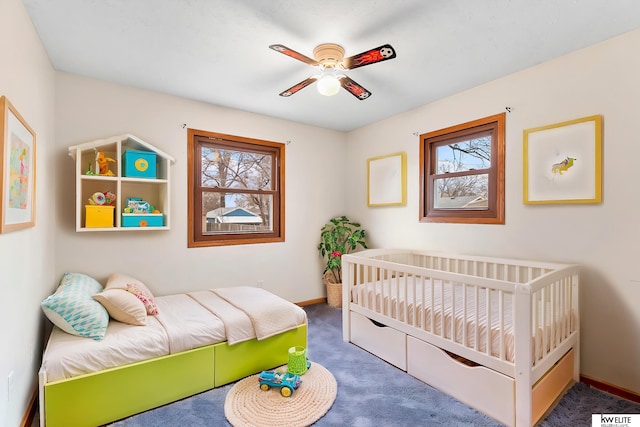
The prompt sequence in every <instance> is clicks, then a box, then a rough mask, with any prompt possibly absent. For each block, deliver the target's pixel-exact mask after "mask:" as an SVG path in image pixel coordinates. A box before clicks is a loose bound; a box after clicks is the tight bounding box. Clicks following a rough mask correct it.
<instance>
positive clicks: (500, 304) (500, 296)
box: [498, 290, 505, 360]
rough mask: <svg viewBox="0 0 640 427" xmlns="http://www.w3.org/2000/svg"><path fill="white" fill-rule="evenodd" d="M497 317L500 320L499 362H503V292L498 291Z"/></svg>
mask: <svg viewBox="0 0 640 427" xmlns="http://www.w3.org/2000/svg"><path fill="white" fill-rule="evenodd" d="M498 313H499V314H498V316H499V319H500V325H499V326H498V330H499V331H500V336H499V341H500V342H499V344H500V360H505V357H504V292H503V291H501V290H500V291H498Z"/></svg>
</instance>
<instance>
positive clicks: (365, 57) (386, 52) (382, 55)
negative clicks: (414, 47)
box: [342, 44, 396, 70]
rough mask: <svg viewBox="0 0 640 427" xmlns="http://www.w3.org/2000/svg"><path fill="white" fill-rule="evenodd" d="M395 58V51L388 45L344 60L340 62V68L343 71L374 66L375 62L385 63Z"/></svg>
mask: <svg viewBox="0 0 640 427" xmlns="http://www.w3.org/2000/svg"><path fill="white" fill-rule="evenodd" d="M395 57H396V50H395V49H394V48H393V47H391V45H390V44H385V45H382V46H379V47H377V48H375V49H371V50H368V51H366V52H362V53H359V54H357V55H353V56H350V57H348V58H345V59H344V61H342V67H343V68H344V69H345V70H353V69H354V68H358V67H364V66H365V65H370V64H375V63H376V62H382V61H386V60H387V59H393V58H395Z"/></svg>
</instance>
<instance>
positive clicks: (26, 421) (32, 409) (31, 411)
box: [20, 388, 38, 427]
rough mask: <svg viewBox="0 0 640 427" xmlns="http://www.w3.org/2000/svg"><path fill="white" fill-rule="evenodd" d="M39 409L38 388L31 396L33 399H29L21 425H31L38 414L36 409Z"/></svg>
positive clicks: (23, 426) (28, 426) (29, 426)
mask: <svg viewBox="0 0 640 427" xmlns="http://www.w3.org/2000/svg"><path fill="white" fill-rule="evenodd" d="M37 410H38V389H37V388H36V389H35V391H34V392H33V395H32V396H31V400H30V401H29V406H28V407H27V412H26V413H25V414H24V417H22V421H21V422H20V427H31V424H32V423H33V419H34V418H35V416H36V411H37Z"/></svg>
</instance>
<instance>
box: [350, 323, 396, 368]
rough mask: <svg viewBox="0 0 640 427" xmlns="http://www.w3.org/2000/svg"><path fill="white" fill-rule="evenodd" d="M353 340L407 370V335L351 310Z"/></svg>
mask: <svg viewBox="0 0 640 427" xmlns="http://www.w3.org/2000/svg"><path fill="white" fill-rule="evenodd" d="M351 342H352V343H354V344H355V345H357V346H358V347H361V348H363V349H365V350H367V351H368V352H370V353H373V354H375V355H376V356H378V357H379V358H381V359H382V360H385V361H387V362H389V363H391V364H392V365H394V366H397V367H398V368H400V369H402V370H403V371H406V370H407V335H406V334H404V333H402V332H400V331H397V330H395V329H393V328H390V327H388V326H378V325H377V324H375V323H373V322H372V321H371V320H370V319H368V318H367V317H365V316H363V315H361V314H359V313H354V312H351Z"/></svg>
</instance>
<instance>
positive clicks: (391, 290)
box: [351, 280, 572, 362]
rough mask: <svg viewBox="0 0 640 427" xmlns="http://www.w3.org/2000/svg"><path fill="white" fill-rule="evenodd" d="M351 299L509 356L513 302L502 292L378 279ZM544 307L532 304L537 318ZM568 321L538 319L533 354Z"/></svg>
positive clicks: (496, 354) (511, 353) (512, 353)
mask: <svg viewBox="0 0 640 427" xmlns="http://www.w3.org/2000/svg"><path fill="white" fill-rule="evenodd" d="M431 284H432V285H431ZM423 289H424V290H423ZM476 292H477V294H476ZM487 292H489V295H488V296H487ZM351 297H352V301H353V303H354V304H360V305H363V306H365V307H367V308H370V309H372V310H374V311H376V312H378V313H381V314H383V315H385V316H388V317H391V318H393V319H396V320H399V321H401V322H403V323H406V324H409V325H412V326H415V327H417V328H420V329H423V330H425V331H428V332H431V333H433V334H435V335H439V336H444V337H445V338H447V339H452V340H453V341H455V342H457V343H459V344H462V345H464V346H465V347H469V348H475V349H476V350H478V351H480V352H482V353H487V346H488V344H487V341H489V343H490V344H489V346H490V349H491V355H492V356H494V357H499V358H504V359H505V360H507V361H509V362H513V361H514V359H515V349H514V348H515V345H514V344H515V341H514V338H515V336H514V330H513V320H512V319H513V316H512V310H513V301H512V298H511V295H509V294H506V293H505V294H503V296H502V297H500V294H499V293H498V292H497V291H495V290H493V291H488V290H487V289H486V288H479V289H477V288H474V287H472V286H468V287H463V285H462V284H457V283H456V284H454V283H446V284H445V285H444V286H443V282H442V281H441V280H433V281H432V282H428V284H427V285H426V286H425V287H424V288H423V287H422V285H421V284H415V285H414V284H409V283H407V285H406V286H405V285H404V283H402V281H398V280H384V281H377V282H370V283H364V284H360V285H357V286H354V287H353V288H352V292H351ZM544 306H545V304H540V305H539V307H538V309H539V314H538V317H539V318H541V319H542V318H543V316H542V312H543V311H545V310H547V311H548V310H549V309H550V307H549V305H548V304H546V307H544ZM543 307H544V308H543ZM443 319H444V321H443ZM570 323H571V322H569V321H568V320H567V319H556V320H555V321H554V322H546V324H545V325H544V327H543V326H542V322H541V324H540V327H539V328H537V329H536V331H535V333H533V332H532V339H533V340H534V341H533V343H534V354H533V356H534V357H540V356H541V354H542V350H543V345H542V343H543V335H544V334H545V333H546V335H547V336H546V341H545V342H547V347H549V342H550V337H551V336H553V334H558V333H560V332H561V330H562V329H563V324H564V325H565V326H566V325H567V324H570ZM571 324H572V323H571ZM487 325H489V327H487ZM452 337H453V338H452ZM487 337H488V339H487ZM501 350H502V351H503V354H502V355H501Z"/></svg>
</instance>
